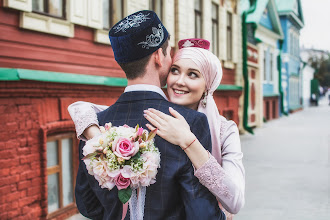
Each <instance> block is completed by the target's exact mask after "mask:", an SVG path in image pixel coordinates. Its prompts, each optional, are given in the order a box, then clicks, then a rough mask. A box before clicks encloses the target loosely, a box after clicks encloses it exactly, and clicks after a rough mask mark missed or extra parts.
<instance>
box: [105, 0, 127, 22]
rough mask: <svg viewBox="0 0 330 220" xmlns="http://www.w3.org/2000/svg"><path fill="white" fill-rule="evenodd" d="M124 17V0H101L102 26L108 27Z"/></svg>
mask: <svg viewBox="0 0 330 220" xmlns="http://www.w3.org/2000/svg"><path fill="white" fill-rule="evenodd" d="M123 18H124V0H103V28H104V29H110V28H111V27H112V26H114V25H115V24H116V23H117V22H118V21H120V20H121V19H123Z"/></svg>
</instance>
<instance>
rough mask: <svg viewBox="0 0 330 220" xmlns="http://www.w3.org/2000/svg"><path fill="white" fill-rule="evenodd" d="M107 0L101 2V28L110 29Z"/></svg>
mask: <svg viewBox="0 0 330 220" xmlns="http://www.w3.org/2000/svg"><path fill="white" fill-rule="evenodd" d="M109 6H110V5H109V0H103V28H105V29H110V17H109Z"/></svg>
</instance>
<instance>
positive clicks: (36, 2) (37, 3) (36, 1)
mask: <svg viewBox="0 0 330 220" xmlns="http://www.w3.org/2000/svg"><path fill="white" fill-rule="evenodd" d="M32 10H33V11H39V12H44V0H32Z"/></svg>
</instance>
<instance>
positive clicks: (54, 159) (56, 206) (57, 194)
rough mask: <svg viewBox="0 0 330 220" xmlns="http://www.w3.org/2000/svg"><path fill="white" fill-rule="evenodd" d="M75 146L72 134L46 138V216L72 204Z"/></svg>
mask: <svg viewBox="0 0 330 220" xmlns="http://www.w3.org/2000/svg"><path fill="white" fill-rule="evenodd" d="M76 145H77V144H76V138H75V135H74V134H73V133H69V134H63V135H56V136H51V137H48V138H47V176H48V181H47V187H48V193H47V198H48V214H49V213H53V212H55V211H58V210H60V209H62V208H64V207H66V206H68V205H71V204H72V205H73V203H74V182H75V180H74V178H75V166H74V165H75V164H74V163H73V161H75V152H76V151H75V148H77V146H76Z"/></svg>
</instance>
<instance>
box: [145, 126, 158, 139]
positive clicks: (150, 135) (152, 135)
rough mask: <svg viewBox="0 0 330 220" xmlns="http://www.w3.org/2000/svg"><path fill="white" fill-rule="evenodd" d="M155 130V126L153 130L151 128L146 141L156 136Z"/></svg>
mask: <svg viewBox="0 0 330 220" xmlns="http://www.w3.org/2000/svg"><path fill="white" fill-rule="evenodd" d="M157 130H158V128H156V129H155V130H153V131H151V132H150V133H149V135H148V139H147V141H150V140H151V139H153V138H154V137H155V136H156V134H157Z"/></svg>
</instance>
